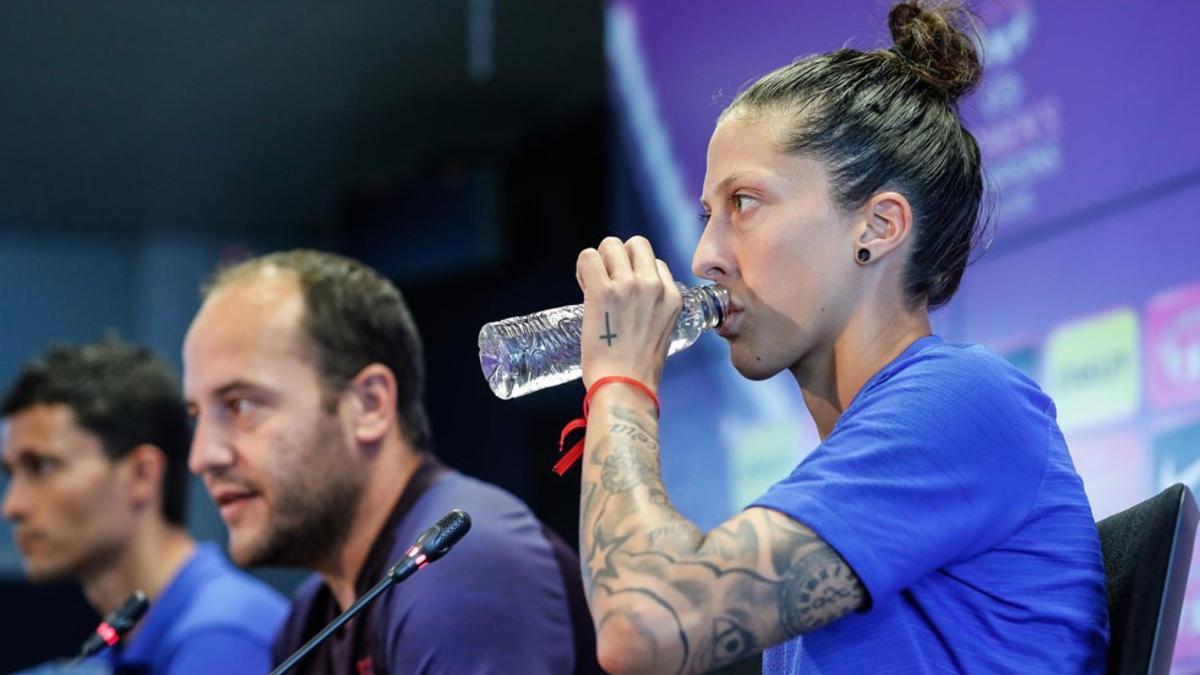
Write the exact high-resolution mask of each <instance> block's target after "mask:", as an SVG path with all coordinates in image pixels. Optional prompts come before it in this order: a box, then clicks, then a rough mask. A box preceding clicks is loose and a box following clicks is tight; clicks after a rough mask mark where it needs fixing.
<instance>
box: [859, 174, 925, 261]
mask: <svg viewBox="0 0 1200 675" xmlns="http://www.w3.org/2000/svg"><path fill="white" fill-rule="evenodd" d="M860 213H861V214H862V222H861V224H860V225H859V232H858V241H857V242H856V244H855V249H856V250H854V251H852V254H853V255H854V256H855V257H856V259H857V260H858V261H859V262H860V263H863V264H866V263H868V262H874V261H878V260H882V259H884V258H885V257H886V256H888V255H889V254H891V253H892V251H895V250H897V249H899V248H900V247H901V246H903V245H904V242H905V241H907V240H908V237H909V235H910V234H911V233H912V224H913V212H912V206H911V205H910V204H909V203H908V199H907V198H906V197H905V196H904V195H902V194H900V193H899V192H890V191H889V192H878V193H876V194H874V195H873V196H872V197H871V198H870V199H869V200H867V203H866V204H864V205H863V207H862V209H861V210H860ZM864 249H865V250H866V251H867V253H866V254H863V253H860V251H862V250H864Z"/></svg>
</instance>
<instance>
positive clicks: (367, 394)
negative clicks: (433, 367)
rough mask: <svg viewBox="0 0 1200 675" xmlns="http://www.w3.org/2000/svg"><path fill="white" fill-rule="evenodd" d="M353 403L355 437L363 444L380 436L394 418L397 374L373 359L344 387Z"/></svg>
mask: <svg viewBox="0 0 1200 675" xmlns="http://www.w3.org/2000/svg"><path fill="white" fill-rule="evenodd" d="M345 395H348V396H349V397H350V400H351V403H352V405H353V406H354V410H353V414H354V422H353V424H354V427H353V432H354V440H355V441H357V442H358V443H360V444H363V445H370V444H374V443H378V442H379V441H381V440H383V437H384V436H385V435H386V434H387V431H388V429H389V428H391V427H392V425H393V424H394V423H395V421H396V376H395V375H394V374H393V373H392V370H391V368H388V367H387V366H385V365H383V364H382V363H372V364H371V365H369V366H367V367H366V368H363V369H362V370H360V371H359V372H358V375H355V376H354V379H353V380H351V381H350V384H349V386H348V387H347V389H346V393H345Z"/></svg>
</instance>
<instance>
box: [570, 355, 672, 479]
mask: <svg viewBox="0 0 1200 675" xmlns="http://www.w3.org/2000/svg"><path fill="white" fill-rule="evenodd" d="M606 384H627V385H629V386H631V387H633V388H634V389H637V390H638V391H640V392H642V393H643V394H645V395H646V396H649V397H650V400H652V401H654V414H655V416H657V415H658V414H659V413H660V412H661V411H662V406H661V405H660V404H659V401H658V395H657V394H655V393H654V390H653V389H651V388H650V387H647V386H646V385H644V384H642V383H641V382H638V381H637V380H635V379H633V378H632V377H623V376H621V375H610V376H608V377H602V378H600V379H598V380H596V381H595V382H593V383H592V386H590V387H588V390H587V395H586V396H584V397H583V417H578V418H576V419H573V420H571V421H570V422H567V426H565V427H563V430H562V435H561V436H559V438H558V451H559V452H560V453H561V452H562V451H563V445H565V444H566V442H567V436H568V435H570V433H571V432H572V431H575V430H576V429H584V438H581V439H579V441H578V442H577V443H575V445H572V446H571V449H570V450H567V453H566V454H565V455H563V456H562V457H559V458H558V461H557V462H555V463H554V473H556V474H558V475H560V476H561V475H563V474H564V473H566V472H567V469H569V468H571V465H573V464H574V463H575V462H578V461H579V458H580V457H583V442H584V441H585V440H586V439H587V436H586V434H587V431H586V429H587V418H588V408H589V407H590V406H591V403H592V395H594V394H595V393H596V391H597V390H598V389H600V387H603V386H604V385H606Z"/></svg>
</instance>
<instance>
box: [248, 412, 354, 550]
mask: <svg viewBox="0 0 1200 675" xmlns="http://www.w3.org/2000/svg"><path fill="white" fill-rule="evenodd" d="M350 454H351V449H350V448H348V447H346V443H345V441H344V440H343V438H342V436H341V435H340V429H339V428H338V424H337V417H336V416H335V415H322V416H320V417H319V420H318V422H317V432H316V434H315V438H314V439H313V441H312V445H311V446H310V447H308V448H306V449H305V452H303V453H298V455H297V458H296V460H295V461H293V462H291V464H292V469H293V470H291V471H288V472H286V474H285V475H281V476H279V477H278V478H279V479H280V480H279V483H278V484H277V486H276V497H275V503H274V505H273V508H272V511H271V513H270V514H269V516H268V522H267V526H266V529H265V531H264V533H263V539H262V541H261V542H260V543H259V544H258V545H257V546H256V547H255V548H254V550H252V551H251V552H250V554H249V556H248V560H247V562H246V563H245V564H246V565H248V566H254V565H277V566H281V567H308V568H312V567H315V566H317V565H318V564H319V563H320V562H321V561H323V560H327V559H329V558H330V556H333V555H336V552H337V551H338V550H339V549H341V547H342V544H343V543H345V541H346V536H347V535H348V534H349V532H350V528H351V526H352V525H353V521H354V516H355V513H356V512H357V510H358V505H359V503H360V502H361V501H362V493H363V490H362V481H361V480H359V479H358V477H357V476H355V475H354V473H353V472H352V471H347V467H346V464H345V460H347V459H349V458H350Z"/></svg>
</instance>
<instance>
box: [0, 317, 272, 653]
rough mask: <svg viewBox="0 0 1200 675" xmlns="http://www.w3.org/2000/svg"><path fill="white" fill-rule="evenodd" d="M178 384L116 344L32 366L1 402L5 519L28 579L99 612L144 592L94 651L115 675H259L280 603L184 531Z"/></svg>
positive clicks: (61, 353)
mask: <svg viewBox="0 0 1200 675" xmlns="http://www.w3.org/2000/svg"><path fill="white" fill-rule="evenodd" d="M179 390H180V387H179V383H178V380H176V379H175V377H174V376H172V374H171V372H170V370H169V369H168V368H167V366H166V364H165V363H163V362H162V361H161V360H159V359H158V358H156V357H155V356H153V355H152V354H151V353H150V352H149V351H147V350H144V349H140V348H137V347H133V346H130V345H126V344H122V343H120V342H118V341H116V340H107V341H105V342H102V343H99V344H95V345H90V346H84V347H67V346H63V347H57V348H55V349H52V350H50V351H49V352H48V353H47V354H45V355H44V356H43V357H41V358H39V359H35V360H33V361H31V362H29V363H28V364H27V365H26V366H25V368H24V369H23V371H22V372H21V373H20V374H19V376H18V377H17V380H16V383H15V384H14V385H13V387H12V389H11V390H9V391H8V393H7V395H6V396H5V397H4V398H3V401H2V402H0V417H2V418H3V425H2V432H3V435H2V436H0V438H2V440H3V452H2V455H0V457H2V459H3V467H4V470H5V472H6V473H7V474H8V476H9V479H10V482H9V486H8V489H7V491H6V493H5V494H4V501H3V514H4V517H5V518H6V519H8V520H9V521H11V522H12V523H13V527H14V532H15V537H16V542H17V546H18V548H19V549H20V551H21V555H22V558H23V562H24V567H25V571H26V573H27V574H28V576H29V578H30V579H31V580H33V581H35V582H39V581H50V580H58V579H65V578H74V579H78V580H79V581H80V582H81V583H82V585H83V592H84V595H85V596H86V597H87V600H88V602H89V603H90V604H91V605H92V607H94V608H95V609H96V611H97V612H99V613H100V614H106V613H108V612H110V611H112V610H113V609H115V608H116V607H117V606H119V605H120V604H121V603H122V602H123V601H124V600H125V598H126V597H128V596H129V595H130V594H131V593H132V592H134V591H136V590H140V591H142V592H144V593H145V594H146V595H147V596H148V597H149V598H150V610H149V612H148V613H147V614H146V615H145V616H144V617H143V619H142V621H141V623H140V624H139V625H138V626H137V627H136V628H135V629H134V632H132V633H131V634H130V636H129V637H127V638H126V641H125V642H124V643H122V644H121V645H118V646H117V647H116V648H113V649H110V650H108V651H107V652H105V653H102V654H101V655H100V656H98V657H96V658H98V659H100V660H102V661H103V662H104V663H105V664H106V665H108V666H109V667H110V668H111V669H112V670H113V671H114V672H154V673H202V672H203V673H254V672H258V673H261V672H263V671H265V670H267V667H268V664H269V647H270V640H271V637H272V635H273V633H274V631H275V630H276V628H277V627H278V626H279V624H280V622H281V621H282V619H283V615H284V613H285V611H286V602H285V601H284V600H283V598H281V597H280V596H279V595H278V594H277V593H275V592H274V591H272V590H271V589H269V588H268V587H266V586H265V585H264V584H262V583H261V582H259V581H257V580H254V579H252V578H251V577H249V576H248V575H246V574H245V573H243V572H240V571H238V570H236V569H234V568H233V567H232V566H231V565H230V564H229V563H228V561H226V560H225V559H224V557H222V555H221V553H220V551H219V550H218V549H217V547H216V546H215V545H213V544H201V545H197V543H196V542H195V541H194V540H193V539H192V538H191V537H190V536H189V535H188V533H187V530H186V524H185V523H186V513H185V510H186V504H187V482H188V475H187V465H186V453H187V448H188V441H189V435H190V434H189V430H188V422H187V413H186V408H185V406H184V404H183V399H182V397H181V396H180V393H179ZM82 637H83V636H81V638H82Z"/></svg>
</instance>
